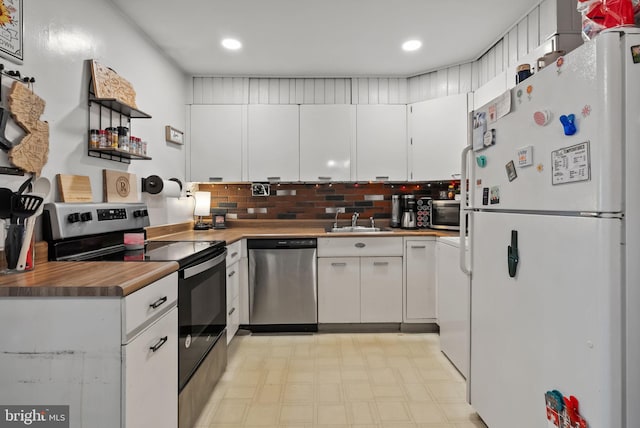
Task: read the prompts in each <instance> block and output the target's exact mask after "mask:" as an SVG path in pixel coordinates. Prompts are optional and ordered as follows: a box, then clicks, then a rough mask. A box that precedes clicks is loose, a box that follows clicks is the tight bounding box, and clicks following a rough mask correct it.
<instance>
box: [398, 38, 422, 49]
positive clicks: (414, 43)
mask: <svg viewBox="0 0 640 428" xmlns="http://www.w3.org/2000/svg"><path fill="white" fill-rule="evenodd" d="M421 46H422V42H421V41H420V40H407V41H406V42H404V43H403V44H402V49H403V50H405V51H407V52H411V51H416V50H418V49H420V47H421Z"/></svg>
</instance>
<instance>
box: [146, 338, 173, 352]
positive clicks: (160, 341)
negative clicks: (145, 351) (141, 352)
mask: <svg viewBox="0 0 640 428" xmlns="http://www.w3.org/2000/svg"><path fill="white" fill-rule="evenodd" d="M167 340H169V337H168V336H165V337H162V338H160V340H159V341H158V343H156V344H155V345H153V346H152V347H150V348H149V349H151V350H152V351H153V352H156V351H157V350H158V349H160V348H162V345H164V344H165V343H167Z"/></svg>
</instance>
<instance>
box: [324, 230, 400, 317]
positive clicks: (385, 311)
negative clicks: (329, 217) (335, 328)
mask: <svg viewBox="0 0 640 428" xmlns="http://www.w3.org/2000/svg"><path fill="white" fill-rule="evenodd" d="M401 321H402V238H401V237H390V238H369V237H359V238H358V237H354V238H351V237H349V238H318V323H321V324H322V323H327V324H330V323H371V322H378V323H385V322H389V323H391V322H394V323H396V322H401Z"/></svg>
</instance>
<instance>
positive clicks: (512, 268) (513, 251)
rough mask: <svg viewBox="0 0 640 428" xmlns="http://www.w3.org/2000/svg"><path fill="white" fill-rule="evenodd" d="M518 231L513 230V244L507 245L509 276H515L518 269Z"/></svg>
mask: <svg viewBox="0 0 640 428" xmlns="http://www.w3.org/2000/svg"><path fill="white" fill-rule="evenodd" d="M519 261H520V258H519V257H518V231H517V230H512V231H511V245H509V246H508V247H507V266H508V267H509V276H510V277H511V278H515V276H516V271H517V270H518V262H519Z"/></svg>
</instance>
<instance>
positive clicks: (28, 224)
mask: <svg viewBox="0 0 640 428" xmlns="http://www.w3.org/2000/svg"><path fill="white" fill-rule="evenodd" d="M31 196H38V197H40V198H42V199H43V200H44V198H45V197H46V196H47V195H37V194H35V193H32V194H31ZM43 209H44V204H42V203H40V206H39V207H38V208H37V210H36V212H35V213H34V214H33V215H32V216H30V217H29V218H27V219H26V220H25V232H24V238H23V240H22V247H21V248H20V255H19V256H18V263H17V265H16V270H18V271H23V270H25V268H26V267H27V255H28V254H29V250H30V249H31V237H32V236H33V229H34V227H35V225H36V220H37V218H38V217H39V216H40V215H41V214H42V211H43Z"/></svg>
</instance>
